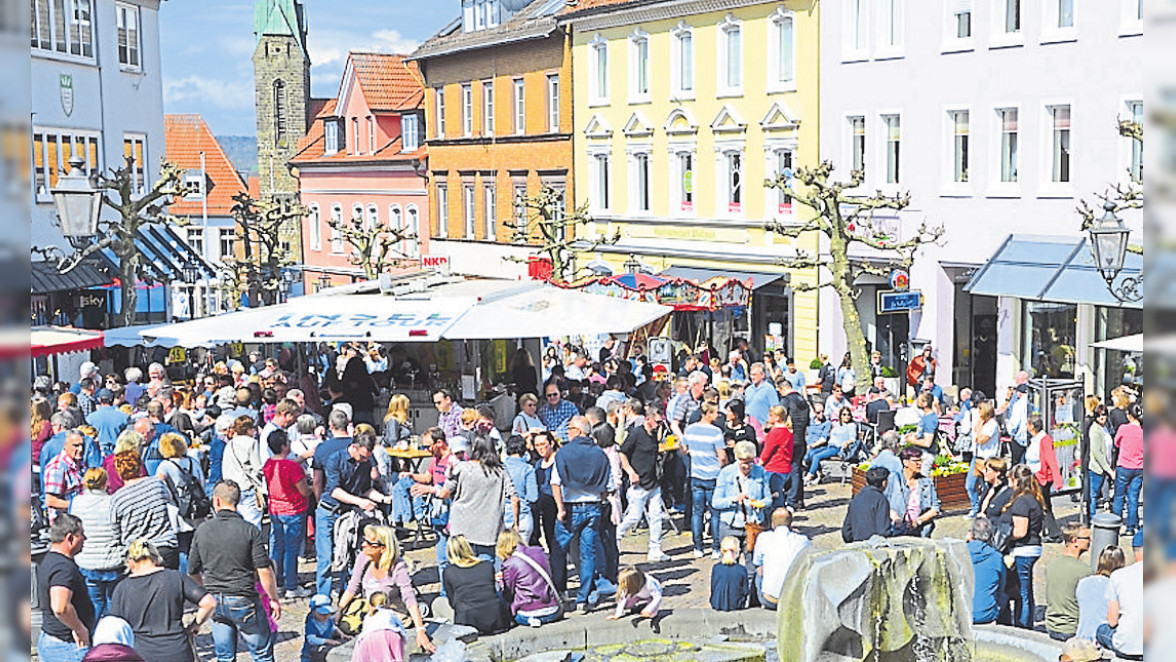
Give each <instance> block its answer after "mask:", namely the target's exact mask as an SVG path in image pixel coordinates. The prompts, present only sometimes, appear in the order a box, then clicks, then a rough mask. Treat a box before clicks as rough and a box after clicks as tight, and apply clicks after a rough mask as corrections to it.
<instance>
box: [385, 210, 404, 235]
mask: <svg viewBox="0 0 1176 662" xmlns="http://www.w3.org/2000/svg"><path fill="white" fill-rule="evenodd" d="M388 229H390V230H392V231H394V232H396V231H400V232H402V231H404V218H403V217H402V215H401V213H400V205H388Z"/></svg>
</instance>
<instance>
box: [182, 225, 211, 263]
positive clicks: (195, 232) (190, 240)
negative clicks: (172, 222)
mask: <svg viewBox="0 0 1176 662" xmlns="http://www.w3.org/2000/svg"><path fill="white" fill-rule="evenodd" d="M185 230H186V232H185V233H184V243H186V244H188V248H191V249H192V250H193V251H194V252H195V253H196V254H197V255H199V256H200V257H207V253H206V252H205V249H206V244H205V241H204V240H205V235H204V228H203V227H202V226H199V225H189V226H188V227H187V228H185Z"/></svg>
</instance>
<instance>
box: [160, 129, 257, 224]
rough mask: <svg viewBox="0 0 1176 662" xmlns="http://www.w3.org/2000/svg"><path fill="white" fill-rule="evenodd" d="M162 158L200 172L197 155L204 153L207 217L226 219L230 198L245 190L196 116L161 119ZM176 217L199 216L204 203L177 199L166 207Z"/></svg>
mask: <svg viewBox="0 0 1176 662" xmlns="http://www.w3.org/2000/svg"><path fill="white" fill-rule="evenodd" d="M163 128H164V139H165V142H166V151H167V154H166V155H165V157H164V158H166V159H167V160H168V161H170V162H171V163H174V164H176V165H178V166H179V167H181V168H183V169H184V170H187V171H196V172H199V171H200V153H201V152H204V172H205V174H206V176H207V178H208V194H207V196H208V200H207V203H208V214H209V215H210V216H228V215H229V210H230V209H231V208H232V206H233V196H234V195H237V194H238V193H240V192H241V191H244V190H246V185H245V182H244V181H243V180H242V179H241V175H240V174H239V173H238V172H237V170H236V169H235V168H233V163H232V161H230V160H229V157H228V156H226V155H225V152H224V150H223V149H221V146H220V143H219V142H217V140H216V137H215V136H213V135H212V131H210V130H209V128H208V125H207V124H205V122H204V118H202V117H200V116H199V115H164V118H163ZM170 211H171V213H172V214H176V215H177V216H199V215H200V214H202V213H203V211H204V201H202V200H199V199H196V200H193V199H177V200H175V201H174V202H173V203H172V204H171V207H170Z"/></svg>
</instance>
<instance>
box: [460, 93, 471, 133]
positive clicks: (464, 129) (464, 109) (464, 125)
mask: <svg viewBox="0 0 1176 662" xmlns="http://www.w3.org/2000/svg"><path fill="white" fill-rule="evenodd" d="M461 135H462V137H463V138H469V137H471V136H473V135H474V86H473V84H471V83H462V84H461Z"/></svg>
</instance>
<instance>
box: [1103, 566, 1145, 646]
mask: <svg viewBox="0 0 1176 662" xmlns="http://www.w3.org/2000/svg"><path fill="white" fill-rule="evenodd" d="M1107 600H1114V601H1117V602H1118V603H1119V625H1118V627H1116V628H1115V637H1114V639H1113V640H1112V641H1113V642H1114V644H1115V648H1116V649H1118V651H1119V652H1120V653H1124V654H1126V655H1143V564H1142V563H1139V562H1136V563H1132V564H1131V565H1129V566H1127V567H1126V568H1122V569H1119V570H1116V571H1114V572H1112V573H1111V583H1110V585H1108V586H1107Z"/></svg>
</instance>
